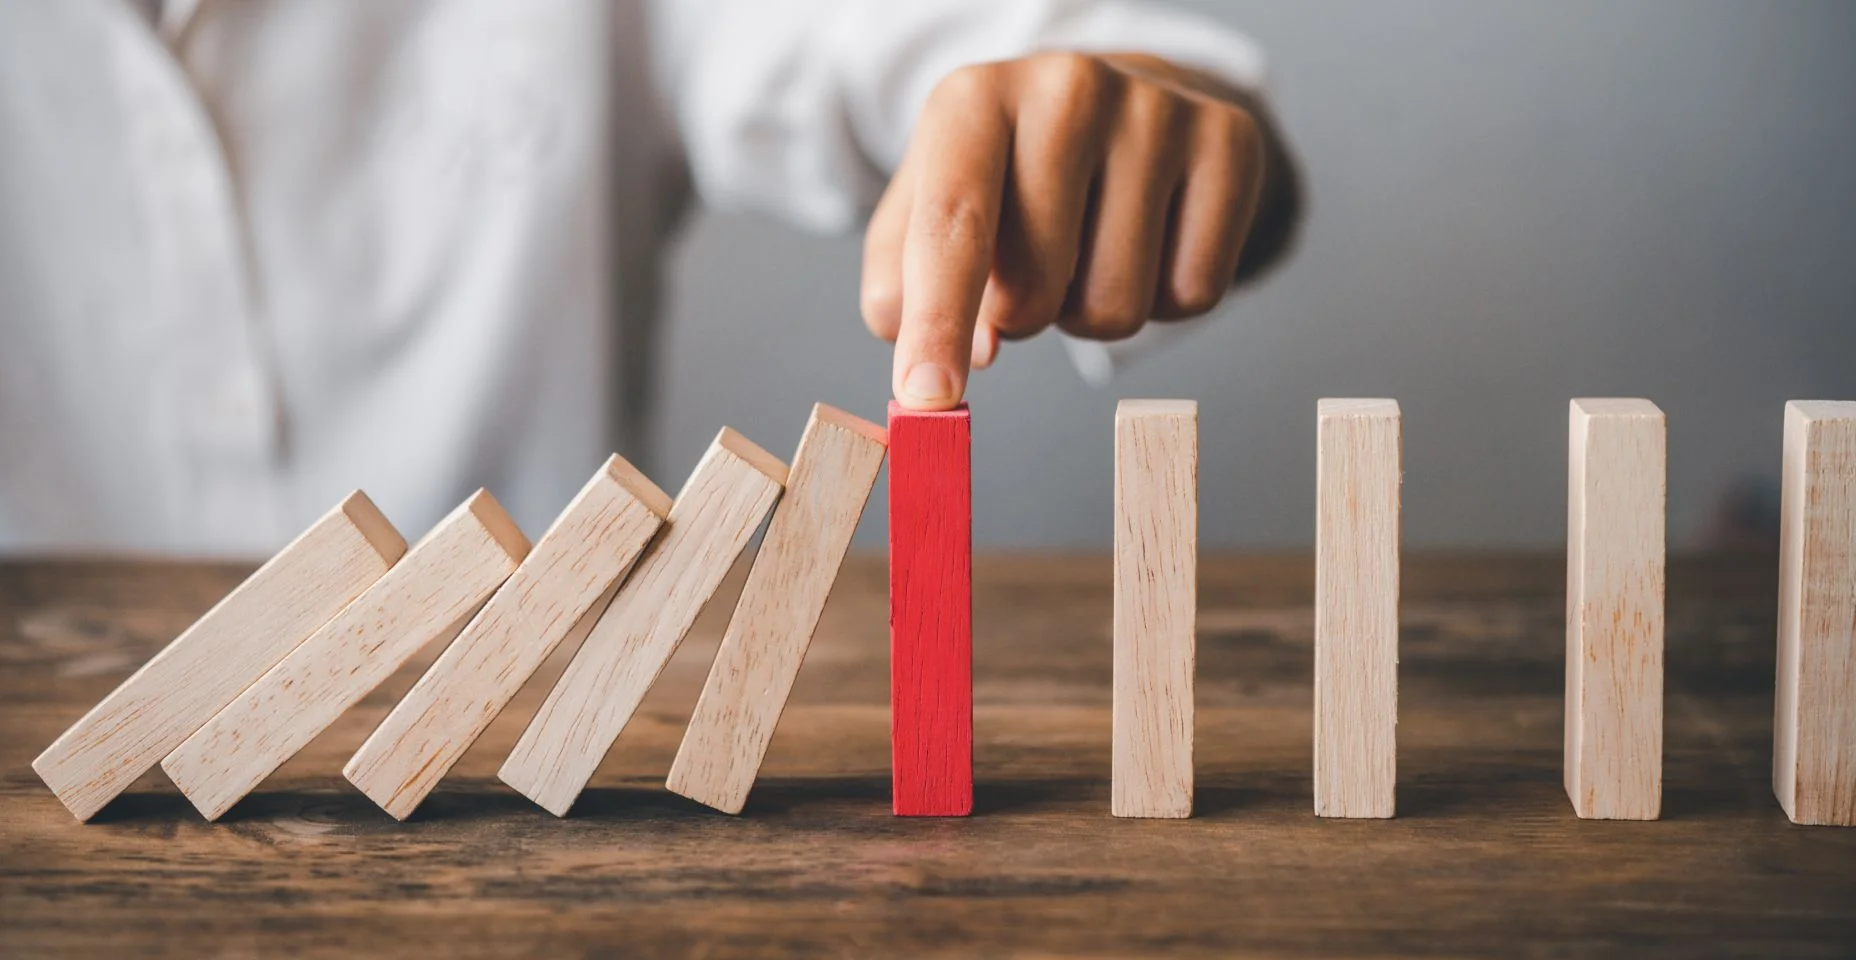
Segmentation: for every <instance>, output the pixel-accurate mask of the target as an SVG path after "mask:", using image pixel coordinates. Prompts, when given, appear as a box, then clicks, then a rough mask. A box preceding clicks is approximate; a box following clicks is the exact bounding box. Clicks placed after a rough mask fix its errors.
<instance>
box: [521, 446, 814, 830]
mask: <svg viewBox="0 0 1856 960" xmlns="http://www.w3.org/2000/svg"><path fill="white" fill-rule="evenodd" d="M786 474H787V470H786V465H785V464H784V463H781V462H780V461H779V459H778V458H776V457H774V456H773V455H771V454H769V453H767V452H766V451H765V450H762V449H761V448H759V447H757V446H755V445H754V444H753V443H751V442H750V441H749V440H748V439H747V438H746V437H743V436H742V435H740V434H739V433H736V432H735V431H733V430H729V429H726V428H724V429H723V430H722V433H721V435H720V436H718V437H716V439H715V442H714V443H713V444H710V446H709V450H708V452H707V453H705V454H704V455H703V458H702V461H701V462H700V463H698V464H697V465H696V470H695V471H694V472H693V473H691V474H690V478H689V480H688V481H687V482H686V483H685V484H684V486H683V489H682V490H681V491H679V492H678V494H677V498H676V501H675V503H674V504H673V505H672V506H671V508H670V519H669V520H668V521H667V523H666V526H665V529H664V535H663V536H662V537H660V538H659V539H658V542H657V543H656V544H654V545H653V546H652V548H651V550H650V552H649V553H647V554H646V555H645V557H644V559H643V560H641V561H640V562H639V564H638V569H637V570H636V571H634V572H633V573H632V574H631V576H629V577H627V578H626V580H625V583H624V585H623V586H621V587H620V588H619V592H618V594H617V595H616V596H614V597H613V599H612V605H611V606H609V607H607V608H606V611H605V613H604V614H602V615H601V616H600V618H599V622H598V623H596V624H594V626H593V629H592V632H590V633H588V634H587V637H586V642H585V643H582V644H581V645H580V650H579V652H578V653H576V654H574V657H573V659H572V660H571V661H569V662H568V664H567V669H566V671H565V672H563V673H562V674H561V677H560V680H559V681H557V682H556V683H555V685H554V689H553V690H550V691H549V692H548V698H547V700H546V701H544V702H543V703H542V705H541V710H540V711H539V712H538V713H536V714H535V718H534V719H533V720H532V721H530V723H529V725H528V729H527V730H525V731H523V733H522V738H521V739H520V740H519V741H517V743H516V746H515V749H514V750H512V751H510V753H509V757H508V759H507V760H505V761H503V767H502V770H501V771H499V772H498V774H497V776H498V777H500V778H501V779H502V781H503V782H504V783H506V784H508V785H509V786H511V787H514V788H515V789H516V790H517V791H518V792H520V793H521V794H522V795H524V796H526V797H528V798H529V799H531V800H533V801H535V802H536V803H537V804H540V805H541V806H542V808H543V809H546V810H547V811H548V812H550V813H552V814H554V815H555V816H557V817H561V816H566V815H567V811H568V809H569V808H570V807H572V806H573V803H574V800H575V799H576V798H578V797H579V796H580V792H581V791H582V790H584V789H585V788H586V784H587V781H588V780H591V779H592V778H593V772H594V770H595V769H597V768H598V767H599V763H600V761H601V760H603V759H605V756H606V752H607V750H609V749H610V748H611V747H612V742H613V741H614V740H616V739H618V736H619V733H620V732H621V731H623V730H624V729H625V725H626V724H627V723H629V722H630V721H631V718H632V714H633V713H634V712H635V711H636V710H637V709H638V703H639V701H641V700H643V699H644V695H645V692H646V691H648V690H650V689H651V685H652V684H653V683H655V682H657V676H658V674H659V672H661V671H662V670H663V669H664V664H666V663H668V662H669V661H670V657H671V654H673V653H675V652H676V650H677V646H678V645H679V644H681V643H682V642H683V637H684V635H685V634H687V633H688V632H689V629H690V626H691V625H692V624H694V623H695V622H696V615H697V614H698V613H699V612H701V610H702V606H703V604H705V603H707V602H708V601H709V597H710V596H711V595H713V594H714V593H715V588H716V587H718V586H720V585H721V583H722V578H723V577H724V576H726V575H727V573H728V570H729V568H730V567H732V566H733V565H734V563H735V558H736V557H738V556H740V554H741V551H742V550H743V549H744V548H745V547H746V546H747V545H748V541H749V540H750V539H752V538H753V536H754V531H755V529H756V528H758V527H759V526H760V523H761V520H762V519H764V518H765V517H766V515H767V511H768V510H769V509H770V508H772V506H773V504H774V501H775V500H777V499H778V498H779V496H780V490H781V487H782V485H784V484H785V482H786Z"/></svg>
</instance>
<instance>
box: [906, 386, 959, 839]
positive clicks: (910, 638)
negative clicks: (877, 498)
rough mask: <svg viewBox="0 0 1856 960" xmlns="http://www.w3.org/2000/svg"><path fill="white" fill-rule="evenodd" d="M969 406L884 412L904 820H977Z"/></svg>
mask: <svg viewBox="0 0 1856 960" xmlns="http://www.w3.org/2000/svg"><path fill="white" fill-rule="evenodd" d="M970 427H971V421H970V418H969V416H968V413H967V407H966V405H965V404H962V405H961V406H960V407H959V408H957V409H955V410H951V411H947V412H937V413H929V412H923V411H919V410H908V409H905V408H904V407H902V406H901V405H900V404H896V403H891V404H890V405H889V663H890V666H889V670H890V673H889V688H890V727H889V729H890V783H891V790H892V796H893V799H892V808H893V810H894V811H895V814H896V815H897V816H899V817H964V816H966V815H967V814H970V813H972V812H973V484H972V474H971V462H972V440H971V430H970Z"/></svg>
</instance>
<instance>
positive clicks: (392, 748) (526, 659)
mask: <svg viewBox="0 0 1856 960" xmlns="http://www.w3.org/2000/svg"><path fill="white" fill-rule="evenodd" d="M669 510H670V498H669V497H667V496H665V495H664V492H663V491H662V490H659V489H658V488H657V486H656V485H655V484H653V483H652V482H651V481H650V480H647V479H645V476H644V474H641V473H639V472H638V471H637V470H636V469H634V468H633V467H632V465H631V464H629V463H626V462H625V461H624V460H623V459H621V458H619V457H616V456H615V457H613V458H612V459H610V460H608V461H606V465H605V466H604V467H601V468H600V471H599V472H598V473H596V474H594V475H593V479H591V480H589V481H587V484H586V486H585V487H583V488H581V490H580V493H579V494H578V495H577V496H575V497H574V499H573V502H572V503H569V504H568V505H567V509H566V510H563V511H562V512H561V515H560V516H559V517H558V518H556V519H555V521H554V525H553V526H552V527H550V528H548V532H547V533H545V534H543V535H542V537H541V539H540V540H539V541H537V542H536V544H535V548H534V549H533V550H531V551H529V554H528V557H527V559H525V560H523V561H522V564H521V566H518V567H517V568H516V571H515V573H513V574H511V575H510V576H509V579H508V580H507V581H505V582H504V583H503V585H502V587H501V588H500V589H498V590H497V591H496V593H495V594H493V595H492V596H491V597H490V599H489V602H488V603H485V604H484V607H483V609H482V610H481V611H479V612H478V613H477V615H476V616H475V617H473V618H471V621H470V623H469V624H467V625H466V626H465V627H464V631H463V632H462V633H460V634H459V635H458V638H457V639H456V640H454V641H452V642H451V645H450V646H448V647H446V648H445V652H444V653H442V654H439V656H438V659H437V660H435V661H433V663H432V666H431V667H430V668H429V669H427V670H426V672H425V675H424V676H422V677H420V678H419V681H418V682H417V683H415V684H414V685H413V688H412V689H411V690H410V691H408V692H407V694H406V697H405V699H403V700H401V701H400V702H399V704H398V705H397V706H395V707H394V708H393V711H392V712H391V713H389V714H387V718H386V719H385V720H383V721H382V722H381V724H380V726H379V727H378V728H377V729H375V730H374V733H373V735H372V736H370V737H368V738H367V742H366V743H363V744H362V745H361V749H360V750H358V751H356V752H355V755H354V757H353V758H352V759H350V760H349V761H348V766H347V767H346V768H345V769H344V770H343V771H342V773H343V775H344V776H346V777H347V778H348V782H350V783H352V784H354V785H355V786H356V787H359V788H360V790H361V792H362V793H365V794H367V796H368V797H369V798H370V799H372V800H373V801H374V802H375V803H377V804H379V805H380V807H381V809H383V810H385V811H387V812H388V813H389V814H392V815H393V816H394V817H396V818H398V819H401V820H404V819H406V817H407V816H409V815H411V813H412V812H413V810H415V809H417V808H418V806H419V804H420V802H422V801H423V800H424V799H425V798H426V796H427V795H428V794H430V793H431V792H432V788H433V787H436V786H437V785H438V781H439V780H441V779H443V778H444V775H445V774H446V773H447V772H449V771H450V770H451V767H452V765H454V764H456V763H457V762H458V758H459V757H462V756H463V755H464V751H465V750H467V749H469V747H470V745H471V744H472V743H475V742H476V740H477V738H478V737H479V736H481V735H482V734H483V731H484V729H485V728H486V727H488V726H489V725H490V721H492V720H494V719H496V715H497V714H498V713H500V712H501V711H502V709H503V707H504V706H506V705H507V704H508V703H509V700H510V698H511V697H514V696H515V695H516V692H517V691H518V690H520V689H521V688H522V684H523V683H525V682H527V680H528V678H529V676H530V675H532V674H533V673H534V672H535V671H536V670H537V669H538V668H539V667H540V666H541V664H542V661H544V660H546V659H547V658H548V654H549V653H552V652H553V651H554V648H555V647H556V646H558V645H559V644H560V643H561V641H562V640H563V639H564V638H566V637H567V636H568V635H569V632H570V631H574V630H576V628H577V625H578V624H579V623H580V622H581V620H582V619H583V618H586V617H587V616H588V615H589V613H590V612H593V611H596V608H597V604H598V602H599V601H600V599H601V598H602V597H604V596H607V595H608V593H607V591H608V590H610V589H611V588H612V587H613V586H614V584H615V583H616V582H617V581H618V579H619V578H620V577H621V576H622V575H624V573H625V571H626V570H627V569H628V568H630V567H631V564H632V561H633V560H635V559H636V558H637V557H638V555H639V554H640V553H642V552H643V551H644V548H645V545H646V544H647V543H649V542H650V540H651V536H652V534H654V533H656V532H657V529H658V527H659V526H661V525H662V524H663V522H664V516H665V514H666V513H668V512H669ZM594 615H596V613H595V614H594Z"/></svg>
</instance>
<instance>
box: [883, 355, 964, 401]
mask: <svg viewBox="0 0 1856 960" xmlns="http://www.w3.org/2000/svg"><path fill="white" fill-rule="evenodd" d="M964 387H965V384H964V383H963V382H962V378H961V376H960V375H959V374H957V373H956V372H955V371H954V370H953V369H952V368H951V367H948V366H947V365H946V364H941V363H936V362H934V361H933V360H918V361H915V362H913V363H910V364H909V365H908V367H907V369H903V370H899V371H898V377H897V382H896V384H895V394H896V402H897V403H900V404H902V405H903V406H905V407H908V408H909V409H911V410H952V409H953V408H954V407H956V406H959V405H960V397H961V393H962V392H963V389H964Z"/></svg>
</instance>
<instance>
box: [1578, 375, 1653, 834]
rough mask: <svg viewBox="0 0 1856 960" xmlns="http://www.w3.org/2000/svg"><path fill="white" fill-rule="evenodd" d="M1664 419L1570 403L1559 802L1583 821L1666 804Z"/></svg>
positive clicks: (1628, 402) (1635, 405)
mask: <svg viewBox="0 0 1856 960" xmlns="http://www.w3.org/2000/svg"><path fill="white" fill-rule="evenodd" d="M1666 449H1667V439H1666V428H1665V422H1664V417H1663V412H1662V411H1661V410H1659V409H1657V407H1656V404H1653V403H1651V402H1650V401H1648V400H1634V399H1612V398H1597V399H1593V398H1585V399H1578V400H1574V401H1572V412H1571V430H1570V442H1569V457H1568V462H1569V464H1570V475H1569V482H1568V485H1567V489H1568V493H1567V521H1566V530H1567V532H1566V538H1567V542H1566V724H1565V729H1566V744H1565V772H1564V776H1565V782H1566V795H1567V796H1568V797H1570V798H1571V799H1572V806H1573V810H1574V812H1576V813H1578V815H1579V816H1580V817H1583V818H1585V819H1588V820H1655V819H1656V818H1657V817H1658V816H1660V811H1661V809H1662V797H1663V568H1664V559H1663V557H1664V547H1663V526H1664V506H1663V504H1664V489H1665V471H1666V467H1665V463H1666Z"/></svg>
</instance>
